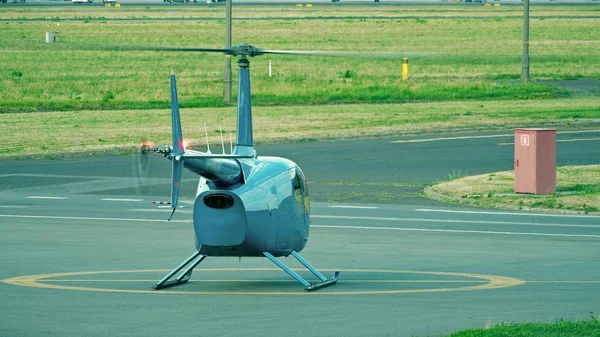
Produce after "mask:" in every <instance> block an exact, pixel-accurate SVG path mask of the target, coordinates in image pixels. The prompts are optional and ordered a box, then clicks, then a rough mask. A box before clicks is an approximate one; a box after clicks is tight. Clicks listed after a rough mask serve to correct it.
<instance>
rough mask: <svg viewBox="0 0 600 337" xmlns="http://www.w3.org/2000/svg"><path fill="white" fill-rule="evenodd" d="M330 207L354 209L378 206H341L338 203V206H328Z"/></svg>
mask: <svg viewBox="0 0 600 337" xmlns="http://www.w3.org/2000/svg"><path fill="white" fill-rule="evenodd" d="M329 207H330V208H356V209H378V208H379V207H374V206H349V205H348V206H342V205H338V206H329Z"/></svg>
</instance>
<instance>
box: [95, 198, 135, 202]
mask: <svg viewBox="0 0 600 337" xmlns="http://www.w3.org/2000/svg"><path fill="white" fill-rule="evenodd" d="M100 200H104V201H125V202H140V201H144V199H113V198H104V199H100Z"/></svg>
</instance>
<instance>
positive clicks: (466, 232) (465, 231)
mask: <svg viewBox="0 0 600 337" xmlns="http://www.w3.org/2000/svg"><path fill="white" fill-rule="evenodd" d="M312 227H316V228H339V229H363V230H390V231H405V232H438V233H460V234H498V235H528V236H561V237H581V238H600V235H593V234H555V233H525V232H495V231H472V230H461V229H430V228H404V227H400V228H399V227H366V226H335V225H313V226H312Z"/></svg>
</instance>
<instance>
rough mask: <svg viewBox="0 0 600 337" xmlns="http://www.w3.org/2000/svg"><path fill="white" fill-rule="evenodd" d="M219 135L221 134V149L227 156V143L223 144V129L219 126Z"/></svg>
mask: <svg viewBox="0 0 600 337" xmlns="http://www.w3.org/2000/svg"><path fill="white" fill-rule="evenodd" d="M219 133H220V134H221V149H222V150H223V154H225V143H224V142H223V127H222V126H220V125H219Z"/></svg>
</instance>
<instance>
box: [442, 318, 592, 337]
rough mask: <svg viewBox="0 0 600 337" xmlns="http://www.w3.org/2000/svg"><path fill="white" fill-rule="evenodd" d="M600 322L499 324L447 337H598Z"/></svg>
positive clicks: (561, 321)
mask: <svg viewBox="0 0 600 337" xmlns="http://www.w3.org/2000/svg"><path fill="white" fill-rule="evenodd" d="M598 336H600V320H598V319H597V318H594V319H591V320H586V321H565V320H557V321H556V322H553V323H514V324H499V325H497V326H494V327H492V328H489V329H474V330H465V331H460V332H457V333H454V334H451V335H448V337H598Z"/></svg>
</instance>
